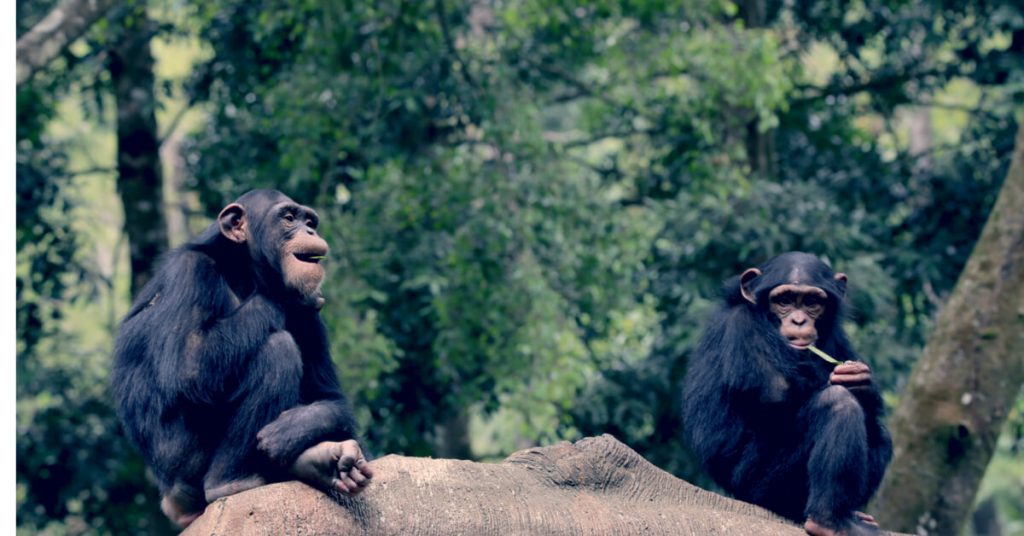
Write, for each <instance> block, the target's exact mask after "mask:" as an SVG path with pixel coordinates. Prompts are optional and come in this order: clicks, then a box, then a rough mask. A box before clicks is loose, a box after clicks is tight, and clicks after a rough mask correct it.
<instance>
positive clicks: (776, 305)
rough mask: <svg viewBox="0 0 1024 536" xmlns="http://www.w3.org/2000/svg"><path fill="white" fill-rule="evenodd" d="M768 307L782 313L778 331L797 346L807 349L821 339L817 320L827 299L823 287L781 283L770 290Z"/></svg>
mask: <svg viewBox="0 0 1024 536" xmlns="http://www.w3.org/2000/svg"><path fill="white" fill-rule="evenodd" d="M768 302H769V304H768V307H769V309H770V310H771V312H772V313H774V314H775V316H777V317H779V333H780V334H782V337H783V338H785V339H786V341H788V342H789V345H790V346H792V347H793V348H796V349H797V350H806V349H807V347H808V346H810V345H812V344H814V341H816V340H818V330H817V328H816V327H815V325H814V323H815V321H817V320H818V318H820V317H821V316H822V315H823V314H825V310H826V307H827V303H828V295H827V294H826V293H825V291H824V290H822V289H820V288H818V287H815V286H811V285H799V284H796V285H792V284H787V285H779V286H777V287H775V288H773V289H772V290H771V292H769V294H768Z"/></svg>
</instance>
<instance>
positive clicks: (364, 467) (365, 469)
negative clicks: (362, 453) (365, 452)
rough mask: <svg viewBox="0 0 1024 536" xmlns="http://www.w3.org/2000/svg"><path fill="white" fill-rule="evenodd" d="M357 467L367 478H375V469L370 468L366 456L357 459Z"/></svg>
mask: <svg viewBox="0 0 1024 536" xmlns="http://www.w3.org/2000/svg"><path fill="white" fill-rule="evenodd" d="M356 467H358V468H359V471H361V472H362V473H363V474H364V475H366V478H373V470H372V469H370V464H369V462H367V461H366V458H359V459H358V460H356Z"/></svg>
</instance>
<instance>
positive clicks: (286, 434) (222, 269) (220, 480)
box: [111, 190, 373, 526]
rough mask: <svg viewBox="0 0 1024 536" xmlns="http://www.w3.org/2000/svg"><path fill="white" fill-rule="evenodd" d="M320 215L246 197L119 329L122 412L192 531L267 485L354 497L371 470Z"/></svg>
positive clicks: (268, 194) (116, 383) (177, 258)
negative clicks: (341, 357)
mask: <svg viewBox="0 0 1024 536" xmlns="http://www.w3.org/2000/svg"><path fill="white" fill-rule="evenodd" d="M318 223H319V217H318V216H317V214H316V212H314V211H313V210H312V209H310V208H309V207H305V206H302V205H299V204H297V203H296V202H295V201H292V200H291V199H289V198H288V197H287V196H285V195H284V194H282V193H280V192H276V191H272V190H253V191H251V192H249V193H246V194H245V195H243V196H242V197H240V198H238V200H237V201H235V202H234V203H231V204H229V205H228V206H226V207H225V208H224V209H223V210H222V211H221V212H220V216H219V217H218V218H217V221H216V222H215V223H213V224H212V225H211V226H210V227H209V228H207V229H206V230H205V231H204V232H203V233H202V234H201V235H199V236H198V237H197V238H196V239H195V240H193V241H192V242H190V243H188V244H186V245H184V246H183V247H181V248H180V249H177V250H175V251H172V252H171V253H170V254H169V255H168V256H167V257H166V258H165V259H164V260H163V262H162V263H161V265H160V267H159V268H158V269H157V271H156V274H155V275H154V277H153V279H152V280H151V281H150V282H149V283H148V284H147V285H146V286H145V287H144V288H143V289H142V291H141V292H140V293H139V296H138V297H137V299H136V300H135V303H134V305H133V306H132V308H131V310H129V311H128V314H127V316H126V317H125V319H124V321H123V322H122V324H121V329H120V332H119V334H118V337H117V341H116V343H115V348H114V365H113V371H112V375H111V382H112V387H113V393H114V399H115V402H116V407H117V411H118V415H119V416H120V418H121V422H122V423H123V424H124V427H125V429H126V430H127V432H128V435H129V437H130V438H131V440H132V441H133V442H134V443H135V444H136V446H137V447H138V448H139V450H140V451H141V452H142V455H143V458H144V459H145V461H146V464H147V465H148V466H149V467H150V468H151V469H152V471H153V472H154V473H155V475H156V478H157V480H158V481H159V486H160V492H161V494H162V496H163V499H162V501H161V508H162V509H163V511H164V513H165V514H167V516H168V517H170V518H171V520H173V521H174V522H176V523H177V524H179V525H181V526H187V525H188V524H189V523H191V522H192V521H193V520H194V519H195V518H196V517H198V516H199V515H200V514H201V513H202V512H203V509H204V508H205V506H206V504H207V503H209V502H212V501H213V500H215V499H217V498H219V497H223V496H226V495H231V494H234V493H238V492H241V491H244V490H246V489H250V488H253V487H256V486H260V485H263V484H266V483H269V482H275V481H282V480H287V479H290V478H298V479H300V480H302V481H305V482H307V483H309V484H311V485H313V486H315V487H318V488H320V489H322V490H325V491H335V490H336V491H338V492H341V493H343V494H349V495H351V494H355V493H359V492H360V491H361V490H363V489H364V488H365V487H366V486H367V485H368V484H369V481H370V478H371V477H372V476H373V475H372V470H371V469H370V467H369V465H368V464H367V462H366V459H365V457H364V456H363V453H362V450H361V449H360V446H359V444H358V442H357V441H356V439H355V437H356V434H355V422H354V420H353V418H352V414H351V413H350V411H349V409H348V407H347V403H346V400H345V397H344V396H343V395H342V392H341V389H340V387H339V384H338V379H337V376H336V374H335V369H334V365H333V364H332V363H331V357H330V355H329V353H328V346H327V333H326V330H325V328H324V324H323V322H322V321H321V320H320V314H319V310H320V308H321V307H322V306H323V303H324V298H323V296H322V294H321V290H320V286H321V283H322V282H323V279H324V268H323V266H322V265H321V264H320V260H322V259H323V258H324V257H325V256H326V255H327V251H328V248H327V242H325V241H324V239H323V238H321V237H320V236H319V235H318V234H317V225H318Z"/></svg>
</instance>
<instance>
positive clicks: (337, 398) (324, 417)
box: [256, 311, 356, 467]
mask: <svg viewBox="0 0 1024 536" xmlns="http://www.w3.org/2000/svg"><path fill="white" fill-rule="evenodd" d="M288 329H289V331H290V332H291V333H292V334H293V336H294V337H295V339H296V341H298V342H299V346H300V348H301V350H302V360H303V373H302V388H301V398H302V401H303V402H304V404H303V405H300V406H296V407H294V408H292V409H289V410H287V411H284V412H282V413H281V415H280V416H279V417H278V418H277V419H275V420H274V421H273V422H271V423H270V424H268V425H266V426H264V427H263V429H261V430H260V432H259V433H258V434H257V436H256V438H257V446H258V448H259V450H260V451H261V452H263V453H264V454H265V455H266V456H267V457H268V458H270V459H271V460H273V461H274V462H275V463H277V464H279V465H280V466H282V467H288V466H290V465H291V464H292V462H294V461H295V459H296V458H297V457H298V456H299V454H301V453H302V452H303V451H304V450H306V449H307V448H309V447H311V446H313V445H315V444H317V443H319V442H321V441H344V440H346V439H355V437H356V432H355V430H356V423H355V419H354V418H353V417H352V413H351V411H350V410H349V408H348V404H347V401H346V400H345V396H344V395H343V394H342V392H341V386H340V385H339V383H338V377H337V373H336V371H335V369H334V364H333V363H332V362H331V357H330V354H329V353H328V348H327V336H326V331H325V329H324V326H323V322H322V321H321V320H320V318H319V316H318V315H317V314H315V312H311V311H306V312H301V313H294V312H290V314H289V322H288Z"/></svg>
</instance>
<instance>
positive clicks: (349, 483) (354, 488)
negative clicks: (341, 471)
mask: <svg viewBox="0 0 1024 536" xmlns="http://www.w3.org/2000/svg"><path fill="white" fill-rule="evenodd" d="M339 480H341V483H342V484H344V485H345V487H346V488H348V492H349V493H350V494H355V493H359V491H361V490H362V487H360V486H359V485H358V484H356V483H355V481H353V480H352V479H351V478H349V477H348V475H343V476H342V477H341V478H340V479H339Z"/></svg>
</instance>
